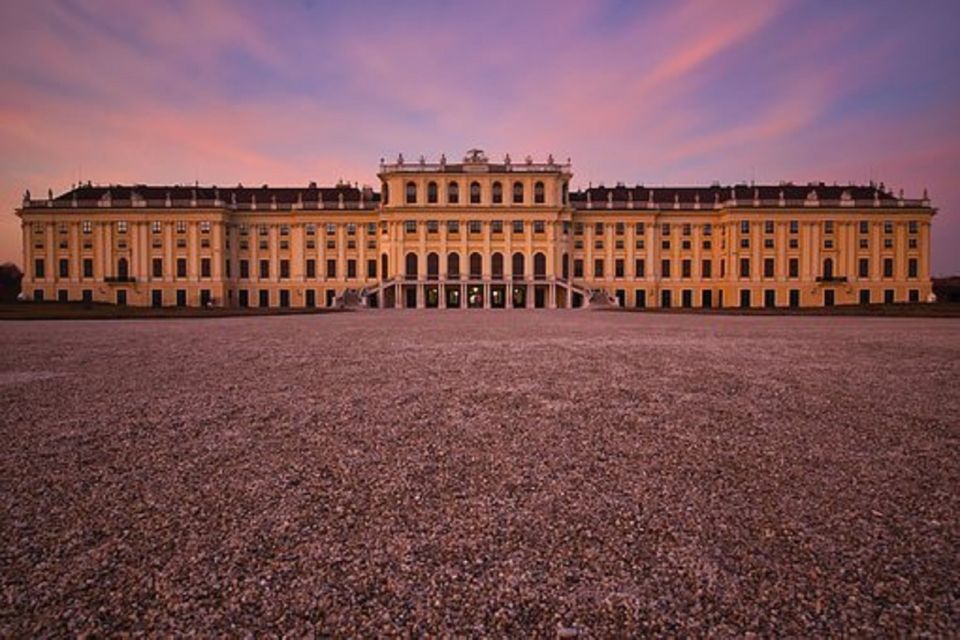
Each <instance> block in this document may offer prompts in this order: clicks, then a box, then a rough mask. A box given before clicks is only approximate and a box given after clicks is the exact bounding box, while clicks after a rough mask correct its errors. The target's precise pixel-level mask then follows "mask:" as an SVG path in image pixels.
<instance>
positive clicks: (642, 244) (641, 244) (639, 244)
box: [637, 240, 646, 249]
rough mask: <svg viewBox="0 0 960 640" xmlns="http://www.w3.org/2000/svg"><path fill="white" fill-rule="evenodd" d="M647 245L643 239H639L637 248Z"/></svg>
mask: <svg viewBox="0 0 960 640" xmlns="http://www.w3.org/2000/svg"><path fill="white" fill-rule="evenodd" d="M645 246H646V245H645V243H644V242H643V240H637V249H643V248H644V247H645Z"/></svg>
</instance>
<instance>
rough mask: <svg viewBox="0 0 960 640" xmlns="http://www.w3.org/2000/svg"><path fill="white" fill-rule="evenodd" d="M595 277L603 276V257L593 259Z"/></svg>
mask: <svg viewBox="0 0 960 640" xmlns="http://www.w3.org/2000/svg"><path fill="white" fill-rule="evenodd" d="M593 277H594V278H602V277H603V259H602V258H601V259H597V260H594V261H593Z"/></svg>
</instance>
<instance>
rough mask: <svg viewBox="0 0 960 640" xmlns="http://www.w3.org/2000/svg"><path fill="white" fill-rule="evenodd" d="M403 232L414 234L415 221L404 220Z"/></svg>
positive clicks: (415, 230) (415, 229)
mask: <svg viewBox="0 0 960 640" xmlns="http://www.w3.org/2000/svg"><path fill="white" fill-rule="evenodd" d="M403 230H404V232H405V233H416V232H417V221H416V220H406V221H404V223H403Z"/></svg>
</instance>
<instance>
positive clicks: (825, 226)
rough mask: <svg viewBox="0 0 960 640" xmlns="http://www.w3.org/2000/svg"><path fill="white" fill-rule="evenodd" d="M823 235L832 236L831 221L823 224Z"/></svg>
mask: <svg viewBox="0 0 960 640" xmlns="http://www.w3.org/2000/svg"><path fill="white" fill-rule="evenodd" d="M823 233H824V234H825V235H828V236H829V235H833V220H827V221H826V222H824V223H823Z"/></svg>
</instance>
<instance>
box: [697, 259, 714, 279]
mask: <svg viewBox="0 0 960 640" xmlns="http://www.w3.org/2000/svg"><path fill="white" fill-rule="evenodd" d="M700 276H701V277H703V278H712V277H713V262H712V261H710V260H704V261H703V262H701V263H700Z"/></svg>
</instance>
